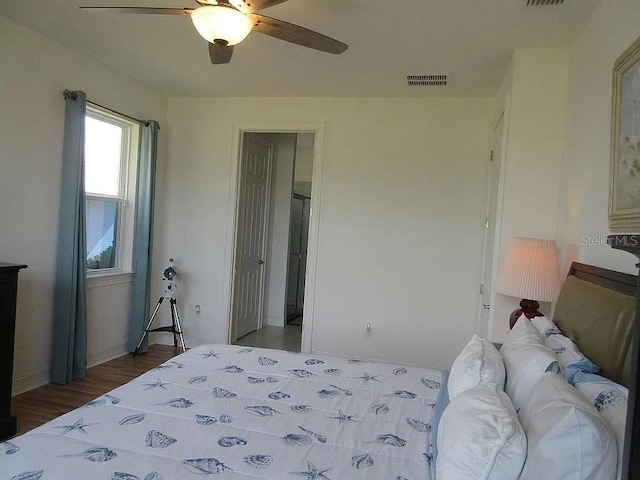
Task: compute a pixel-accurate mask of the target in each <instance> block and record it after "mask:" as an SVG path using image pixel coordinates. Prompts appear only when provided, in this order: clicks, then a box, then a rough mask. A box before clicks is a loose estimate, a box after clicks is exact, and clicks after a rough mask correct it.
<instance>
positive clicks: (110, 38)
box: [0, 0, 600, 97]
mask: <svg viewBox="0 0 640 480" xmlns="http://www.w3.org/2000/svg"><path fill="white" fill-rule="evenodd" d="M599 3H600V0H565V2H564V4H562V5H556V6H535V7H527V6H526V0H289V1H288V2H286V3H283V4H280V5H277V6H275V7H272V8H270V9H267V10H264V11H262V12H261V13H263V14H265V15H268V16H272V17H276V18H279V19H282V20H286V21H288V22H292V23H296V24H299V25H301V26H304V27H307V28H310V29H312V30H316V31H318V32H320V33H323V34H325V35H328V36H330V37H333V38H336V39H337V40H340V41H342V42H345V43H347V44H348V45H349V49H348V50H347V51H346V52H345V53H344V54H342V55H331V54H327V53H322V52H317V51H314V50H309V49H306V48H304V47H300V46H297V45H293V44H289V43H286V42H283V41H280V40H276V39H273V38H271V37H267V36H264V35H261V34H259V33H255V32H254V33H251V34H250V35H249V37H247V39H246V40H245V41H243V42H242V43H241V44H239V45H237V46H236V48H235V52H234V56H233V60H232V62H231V63H230V64H228V65H211V63H210V61H209V54H208V50H207V44H206V42H205V41H204V40H202V38H201V37H200V36H199V35H198V34H197V32H196V31H195V29H194V27H193V25H192V24H191V21H190V19H189V17H187V16H165V15H126V14H97V13H86V12H81V11H80V10H79V9H78V7H79V6H145V7H149V6H158V7H195V6H196V4H195V2H194V0H184V1H180V0H29V1H25V0H0V15H3V16H6V17H8V18H11V19H13V20H14V21H16V22H18V23H21V24H23V25H25V26H27V27H29V28H31V29H33V30H36V31H38V32H40V33H42V34H43V35H45V36H47V37H49V38H51V39H53V40H56V41H58V42H60V43H62V44H64V45H67V46H70V47H73V48H75V49H77V50H79V51H82V52H84V53H85V54H87V55H88V56H90V57H92V58H95V59H98V60H99V61H101V62H102V63H104V64H106V65H108V66H110V67H112V68H115V69H117V70H120V71H122V72H125V73H127V74H128V75H130V76H131V77H134V78H136V79H138V80H140V81H142V82H143V83H145V84H147V85H149V86H151V87H152V88H154V89H155V90H157V91H159V92H162V93H163V94H165V95H167V96H171V97H182V96H193V97H199V96H292V97H298V96H330V97H336V96H338V97H344V96H376V97H381V96H382V97H396V96H399V97H411V96H474V97H475V96H493V95H495V94H496V92H497V89H498V86H499V83H500V81H501V79H502V77H503V75H504V73H505V71H506V68H507V66H508V64H509V61H510V59H511V55H512V53H513V50H514V49H516V48H525V47H557V46H568V45H570V44H571V43H572V41H573V40H574V39H575V37H576V35H577V34H578V33H579V32H580V30H581V28H582V27H583V25H584V24H585V22H586V21H587V19H588V18H589V16H590V15H591V13H592V12H593V11H594V10H595V8H596V7H597V5H598V4H599ZM415 74H447V75H448V76H449V85H448V86H447V87H408V86H407V83H406V76H407V75H415Z"/></svg>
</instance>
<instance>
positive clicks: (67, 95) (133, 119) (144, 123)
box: [62, 90, 149, 127]
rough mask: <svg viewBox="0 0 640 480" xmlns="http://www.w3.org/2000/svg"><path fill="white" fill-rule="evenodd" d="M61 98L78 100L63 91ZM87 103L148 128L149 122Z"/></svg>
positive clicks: (88, 101)
mask: <svg viewBox="0 0 640 480" xmlns="http://www.w3.org/2000/svg"><path fill="white" fill-rule="evenodd" d="M62 96H63V97H64V98H70V99H71V100H75V99H77V98H78V95H77V94H76V93H75V92H72V91H70V90H64V91H63V92H62ZM87 103H88V104H90V105H93V106H94V107H99V108H102V109H104V110H106V111H107V112H110V113H115V114H116V115H120V116H121V117H124V118H126V119H128V120H131V121H132V122H136V123H140V124H142V125H144V126H145V127H148V126H149V122H147V121H144V120H140V119H138V118H135V117H132V116H130V115H127V114H126V113H122V112H118V111H117V110H114V109H112V108H109V107H105V106H104V105H100V104H99V103H96V102H92V101H91V100H87Z"/></svg>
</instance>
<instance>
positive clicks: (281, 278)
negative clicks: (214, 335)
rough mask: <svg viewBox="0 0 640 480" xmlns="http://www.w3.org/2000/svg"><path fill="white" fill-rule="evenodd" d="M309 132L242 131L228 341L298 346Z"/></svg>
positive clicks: (309, 164) (311, 144)
mask: <svg viewBox="0 0 640 480" xmlns="http://www.w3.org/2000/svg"><path fill="white" fill-rule="evenodd" d="M314 143H315V134H314V133H303V132H300V133H281V132H242V136H241V142H240V145H241V148H240V155H239V165H238V167H239V168H238V182H237V192H238V194H237V207H236V210H237V211H236V227H235V230H236V232H235V244H234V271H233V273H234V274H233V277H232V302H231V315H230V343H232V344H237V345H246V346H253V347H265V348H276V349H282V350H289V351H297V352H300V351H301V343H302V330H303V319H304V317H305V315H304V303H305V283H306V274H307V270H308V269H307V250H308V248H307V245H308V240H307V239H308V236H309V227H310V221H309V220H310V216H311V191H312V178H313V157H314V155H313V152H314Z"/></svg>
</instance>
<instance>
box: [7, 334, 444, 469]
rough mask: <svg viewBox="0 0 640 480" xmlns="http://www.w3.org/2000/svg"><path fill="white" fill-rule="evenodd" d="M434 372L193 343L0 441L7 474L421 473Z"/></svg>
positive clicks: (437, 396) (428, 450)
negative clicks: (62, 412) (124, 381)
mask: <svg viewBox="0 0 640 480" xmlns="http://www.w3.org/2000/svg"><path fill="white" fill-rule="evenodd" d="M445 382H446V372H443V371H440V370H433V369H426V368H418V367H409V366H402V365H393V364H388V363H373V362H363V361H359V360H347V359H340V358H335V357H326V356H313V355H311V356H310V355H303V354H292V353H288V352H282V351H277V350H266V349H258V348H245V347H238V346H229V345H205V346H200V347H197V348H193V349H191V350H189V351H187V352H186V353H184V354H182V355H179V356H177V357H175V358H174V359H172V360H170V361H168V362H166V363H164V364H162V365H160V366H158V367H157V368H155V369H153V370H150V371H149V372H147V373H145V374H143V375H141V376H140V377H138V378H136V379H135V380H133V381H131V382H129V383H127V384H126V385H123V386H122V387H120V388H117V389H115V390H113V391H111V392H110V393H108V394H106V395H103V396H101V397H99V398H97V399H95V400H93V401H91V402H89V403H87V404H86V405H84V406H83V407H80V408H78V409H77V410H74V411H72V412H69V413H68V414H66V415H63V416H61V417H59V418H57V419H55V420H53V421H51V422H49V423H47V424H44V425H42V426H40V427H38V428H36V429H34V430H32V431H30V432H28V433H27V434H24V435H22V436H19V437H16V438H14V439H12V440H11V441H9V442H5V443H4V444H2V446H1V447H0V478H3V479H5V478H7V479H12V480H27V479H28V480H37V479H42V480H45V479H46V480H54V479H60V480H62V479H64V480H73V479H83V480H86V479H96V480H97V479H112V480H136V479H139V480H143V479H144V480H161V479H164V480H169V479H189V478H194V479H197V478H202V476H203V475H204V476H209V475H213V476H219V477H220V478H227V479H244V480H246V479H249V478H251V479H295V478H302V479H306V480H314V479H318V480H319V479H323V480H337V479H365V478H366V479H369V480H371V479H391V480H398V479H399V480H402V479H411V480H416V479H423V480H424V479H430V478H433V477H432V473H431V467H432V463H433V462H432V461H433V457H434V449H433V447H432V445H433V442H432V438H433V437H434V429H435V428H436V426H435V423H436V422H437V418H436V417H437V415H434V412H437V411H441V410H442V407H443V405H442V403H443V402H444V401H445V400H444V399H443V397H444V395H443V394H444V392H446V386H445Z"/></svg>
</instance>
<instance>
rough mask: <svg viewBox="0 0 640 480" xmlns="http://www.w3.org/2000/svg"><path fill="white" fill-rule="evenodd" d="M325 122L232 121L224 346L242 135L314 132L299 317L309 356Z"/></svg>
mask: <svg viewBox="0 0 640 480" xmlns="http://www.w3.org/2000/svg"><path fill="white" fill-rule="evenodd" d="M325 131H326V123H306V122H289V123H281V122H275V123H268V122H267V123H265V122H261V123H255V122H234V124H233V131H232V142H231V146H232V151H231V152H230V165H229V167H230V175H229V177H230V180H229V204H228V207H227V241H226V246H225V265H226V267H225V272H224V283H223V285H224V292H223V299H224V300H225V303H226V305H225V310H226V315H225V317H226V319H227V322H226V325H227V327H226V328H227V332H226V338H227V343H229V344H230V343H231V342H233V341H235V339H232V338H231V336H232V313H233V308H232V307H233V284H234V277H235V275H234V272H235V250H236V230H237V220H238V218H237V217H238V200H239V197H238V195H239V193H240V189H239V183H238V182H239V181H240V163H241V155H242V140H243V135H244V134H245V133H258V134H260V133H313V134H314V135H315V139H314V155H313V173H312V177H311V206H310V209H311V213H310V215H309V241H308V246H307V271H306V275H305V288H304V302H305V308H304V313H303V316H302V344H301V350H302V352H303V353H311V351H312V338H313V320H314V311H315V291H316V274H317V264H318V239H319V234H320V228H319V227H320V202H321V198H322V164H323V160H324V145H325Z"/></svg>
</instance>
